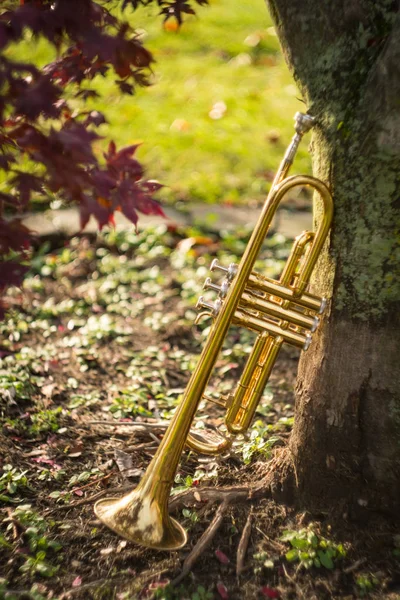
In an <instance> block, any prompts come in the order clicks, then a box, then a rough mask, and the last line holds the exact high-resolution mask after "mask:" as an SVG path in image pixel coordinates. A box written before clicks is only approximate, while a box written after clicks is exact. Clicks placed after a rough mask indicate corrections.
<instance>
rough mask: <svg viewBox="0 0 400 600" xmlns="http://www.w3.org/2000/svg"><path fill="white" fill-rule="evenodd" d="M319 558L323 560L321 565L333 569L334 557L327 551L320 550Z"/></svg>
mask: <svg viewBox="0 0 400 600" xmlns="http://www.w3.org/2000/svg"><path fill="white" fill-rule="evenodd" d="M318 558H319V560H320V561H321V565H323V566H324V567H325V568H326V569H333V567H334V564H333V561H332V558H331V557H330V556H329V554H328V553H327V552H323V551H322V550H319V551H318Z"/></svg>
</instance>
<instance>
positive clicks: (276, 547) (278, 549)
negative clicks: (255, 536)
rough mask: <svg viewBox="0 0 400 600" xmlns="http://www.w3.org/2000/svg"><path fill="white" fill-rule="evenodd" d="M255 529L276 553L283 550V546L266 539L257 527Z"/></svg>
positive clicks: (268, 538)
mask: <svg viewBox="0 0 400 600" xmlns="http://www.w3.org/2000/svg"><path fill="white" fill-rule="evenodd" d="M256 529H257V531H258V533H261V535H262V536H263V537H264V539H266V540H267V542H268V544H269V545H270V546H272V547H273V548H274V549H275V550H276V551H277V552H282V551H283V549H284V548H285V546H284V545H283V544H279V543H278V542H275V540H273V539H271V538H270V537H268V536H267V534H266V533H264V532H263V531H262V530H261V529H260V528H259V527H256Z"/></svg>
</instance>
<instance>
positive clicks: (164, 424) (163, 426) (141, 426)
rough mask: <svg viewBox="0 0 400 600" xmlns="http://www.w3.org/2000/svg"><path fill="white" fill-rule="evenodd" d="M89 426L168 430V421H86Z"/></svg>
mask: <svg viewBox="0 0 400 600" xmlns="http://www.w3.org/2000/svg"><path fill="white" fill-rule="evenodd" d="M86 424H87V425H108V426H109V427H133V428H134V429H137V430H138V431H148V430H149V429H166V428H167V427H168V425H169V423H168V421H159V422H158V423H137V422H136V421H116V422H113V421H86Z"/></svg>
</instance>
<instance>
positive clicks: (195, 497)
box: [169, 480, 271, 512]
mask: <svg viewBox="0 0 400 600" xmlns="http://www.w3.org/2000/svg"><path fill="white" fill-rule="evenodd" d="M270 496H271V489H270V483H269V481H268V480H264V481H261V482H259V483H257V485H253V486H248V485H241V486H229V487H223V488H219V489H217V488H213V487H204V488H197V489H189V490H186V491H185V492H182V493H181V494H178V495H177V496H175V497H174V498H173V499H172V500H171V501H170V503H169V509H170V511H171V512H175V511H177V510H179V509H181V508H182V507H183V506H188V505H189V506H190V505H193V504H198V503H202V502H209V503H211V504H214V503H216V502H226V503H228V504H237V503H240V502H249V501H254V500H260V499H261V498H269V497H270Z"/></svg>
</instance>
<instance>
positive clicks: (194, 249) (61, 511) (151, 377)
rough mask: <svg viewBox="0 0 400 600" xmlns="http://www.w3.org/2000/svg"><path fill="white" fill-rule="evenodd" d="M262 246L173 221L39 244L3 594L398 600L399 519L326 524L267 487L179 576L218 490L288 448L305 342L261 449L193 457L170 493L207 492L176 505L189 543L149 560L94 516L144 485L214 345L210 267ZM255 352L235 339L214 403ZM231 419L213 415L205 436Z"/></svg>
mask: <svg viewBox="0 0 400 600" xmlns="http://www.w3.org/2000/svg"><path fill="white" fill-rule="evenodd" d="M248 235H249V231H247V230H245V229H242V230H240V229H237V228H236V229H235V230H234V231H226V232H223V233H221V234H216V233H215V232H210V231H209V230H208V229H207V228H201V229H199V228H184V227H182V228H175V227H170V228H169V229H168V228H167V227H166V226H160V227H157V228H154V229H148V230H147V231H146V232H144V233H141V234H140V235H136V234H135V233H134V232H127V231H111V232H109V233H106V234H103V235H102V236H99V237H94V236H90V237H85V236H83V235H82V236H78V237H75V238H73V239H71V240H61V239H55V238H54V237H53V238H52V239H51V241H50V242H47V243H46V244H45V245H44V246H43V245H41V244H38V251H37V253H36V256H35V259H34V261H33V268H32V271H31V273H30V276H29V277H28V278H27V280H26V282H25V285H24V289H23V290H22V291H18V290H14V291H13V292H12V294H11V296H10V298H9V300H10V312H9V314H8V316H7V318H6V320H5V321H4V322H3V324H2V325H1V331H2V334H3V341H2V345H1V361H0V394H1V395H0V416H1V420H2V430H1V433H0V456H1V458H0V468H2V470H1V471H0V473H1V474H0V511H1V512H0V514H1V522H0V547H1V553H0V573H1V577H2V578H3V579H0V598H7V599H14V598H34V599H35V600H40V599H45V598H46V599H47V598H48V599H50V598H52V599H53V600H54V599H58V600H62V599H68V598H82V599H83V598H95V599H104V600H107V599H114V598H115V599H118V600H123V599H126V600H128V599H135V598H153V597H154V598H165V599H175V598H189V599H191V600H205V599H207V598H208V599H211V598H223V599H226V598H231V599H234V598H238V599H239V598H244V599H252V598H281V599H283V600H284V599H301V598H304V599H307V600H311V599H317V600H323V599H325V598H326V599H328V598H347V599H350V598H358V597H371V598H383V597H384V598H388V599H392V600H394V599H395V598H397V599H399V598H400V561H399V555H400V537H399V535H398V533H397V532H396V530H395V529H394V527H392V526H391V524H390V523H386V522H383V521H381V520H379V519H378V518H376V519H375V520H373V521H372V525H371V522H369V523H368V524H366V523H360V522H358V521H355V520H354V519H350V516H349V515H346V514H344V513H345V510H344V509H343V508H342V507H338V508H337V511H336V512H335V514H332V513H328V512H326V511H324V509H323V507H321V511H320V512H319V513H318V514H313V515H311V514H308V513H307V512H306V511H304V510H301V511H299V510H295V508H294V507H292V506H286V505H283V504H278V503H276V502H275V501H274V500H273V499H272V498H271V497H268V494H266V497H265V498H263V499H261V500H259V501H257V502H256V503H253V504H251V503H238V502H234V503H232V504H230V505H229V506H228V507H227V509H226V511H225V512H224V514H223V515H222V518H221V523H220V527H219V529H218V531H217V532H216V534H215V537H214V538H213V539H212V540H210V544H209V546H208V547H206V548H204V550H203V552H201V553H200V556H199V558H198V560H197V561H196V562H195V563H194V565H193V566H192V567H191V572H190V573H189V574H187V575H186V576H185V577H183V578H180V573H181V572H182V565H183V561H184V560H185V559H186V558H187V557H188V555H190V552H191V550H192V549H193V547H194V546H195V544H196V543H197V542H198V541H199V539H200V537H201V536H202V534H203V533H204V532H205V531H206V529H207V527H208V526H209V524H210V522H211V521H212V520H213V519H214V516H215V514H216V511H217V508H218V503H213V502H212V501H211V500H210V501H209V502H204V501H203V500H204V492H202V489H203V488H204V487H208V488H209V487H211V488H214V489H215V490H219V489H222V488H223V487H224V486H247V487H248V488H249V489H250V488H251V487H252V486H255V485H257V484H259V482H260V481H261V480H262V477H263V475H264V474H265V473H266V471H267V470H268V469H269V465H271V464H274V461H275V462H276V461H277V460H278V461H279V455H280V453H282V452H285V450H286V443H287V439H288V436H289V435H290V429H291V426H292V423H293V416H294V408H293V402H294V382H295V374H296V367H297V359H298V352H297V351H296V350H293V349H290V348H286V349H284V350H283V351H282V353H281V355H280V356H279V358H278V361H277V364H276V367H275V369H274V371H273V374H272V376H271V379H270V382H269V384H268V386H267V389H266V392H265V395H264V399H263V401H262V402H261V404H260V406H259V409H258V412H257V415H256V419H255V422H254V423H253V425H252V427H251V430H250V431H249V435H248V436H247V437H246V439H242V440H239V441H238V442H237V444H235V446H234V448H233V450H232V452H231V453H229V454H227V455H226V456H223V457H221V458H217V459H215V458H212V457H211V458H210V457H205V456H198V455H197V454H195V453H193V452H188V451H186V452H185V453H184V456H183V457H182V461H181V464H180V466H179V470H178V475H177V478H176V480H175V482H174V485H173V489H172V493H173V494H174V496H175V495H176V494H177V493H179V492H182V491H185V490H191V491H192V492H193V493H189V492H187V494H188V495H187V496H185V498H186V501H185V502H183V501H179V500H177V499H176V498H175V500H174V502H175V508H176V507H177V506H178V507H179V508H178V510H176V511H175V517H176V518H177V519H178V520H179V521H180V522H181V523H182V524H183V525H184V526H185V527H186V528H187V529H188V531H189V543H188V545H187V547H185V548H184V549H183V550H181V551H179V552H174V553H163V552H158V551H150V550H146V549H143V548H140V547H139V546H136V545H134V544H132V543H130V542H126V541H124V540H122V539H120V538H118V537H117V536H116V535H115V534H113V533H112V532H111V531H109V530H108V529H106V528H105V527H104V526H103V525H101V524H100V522H99V521H97V520H96V518H95V516H94V513H93V503H94V501H95V500H96V499H97V498H100V497H105V496H108V495H111V496H112V495H114V494H115V493H117V492H119V491H122V490H124V491H125V492H126V491H127V490H128V489H131V488H133V487H134V486H135V485H136V483H137V482H138V480H139V477H140V476H141V474H142V473H143V472H144V470H145V469H146V466H147V465H148V463H149V461H150V459H151V457H152V455H153V454H154V451H155V449H156V448H157V445H158V444H159V442H160V439H161V438H162V434H163V431H164V423H165V421H167V420H169V419H170V417H171V414H172V412H173V410H174V407H175V406H176V404H177V402H178V401H179V397H180V395H181V394H182V392H183V390H184V387H185V384H186V382H187V380H188V377H189V375H190V373H191V372H192V369H193V365H194V364H195V361H196V359H197V356H198V354H199V349H200V347H201V344H202V341H203V339H204V338H205V336H206V335H207V329H203V331H201V330H196V329H195V328H193V326H192V323H193V320H194V317H195V311H194V304H195V301H196V298H197V296H198V295H199V294H200V293H201V286H202V283H203V281H204V279H205V277H206V276H207V275H208V271H207V268H208V264H209V262H210V261H211V259H212V258H213V257H215V256H218V258H220V260H221V261H223V262H224V263H225V264H229V262H231V260H232V259H235V258H236V259H237V257H240V256H241V254H242V253H243V248H244V247H245V244H246V241H247V239H248ZM42 241H43V240H42ZM288 248H289V246H288V243H287V242H286V240H285V239H284V238H283V237H282V236H281V235H279V234H275V235H272V237H270V238H269V241H268V243H267V244H266V247H265V250H264V251H263V253H262V255H261V256H260V259H259V261H258V264H257V269H258V270H262V271H263V272H264V273H266V274H268V275H270V276H276V275H277V274H278V273H279V270H280V268H281V267H282V265H283V261H284V259H285V258H286V256H287V254H288ZM207 325H208V324H204V325H203V327H207ZM251 343H252V336H251V335H250V334H249V333H246V332H239V331H238V330H233V331H232V332H231V333H230V335H229V338H228V339H227V341H226V344H225V348H224V350H223V352H222V355H221V357H220V360H219V361H218V363H217V365H216V369H215V376H214V377H213V379H212V381H211V382H210V391H211V392H212V393H214V392H216V391H217V390H218V391H219V392H221V391H227V390H229V389H231V388H232V387H233V386H234V385H235V383H236V381H237V379H238V375H239V373H240V371H241V368H242V366H243V363H244V360H245V356H246V354H247V352H248V351H249V348H250V347H251ZM221 419H222V415H221V412H220V409H219V408H217V407H216V406H215V405H206V407H205V408H204V409H203V410H202V411H201V413H200V414H199V416H198V418H197V426H199V427H201V426H202V425H205V426H207V427H215V426H217V425H219V424H220V422H221ZM140 424H142V426H141V427H139V425H140ZM146 424H152V425H153V426H152V427H150V426H149V425H147V426H146ZM202 493H203V499H202V497H201V495H202ZM177 498H179V496H177ZM199 500H200V501H199ZM185 503H186V504H187V505H186V506H185ZM249 515H250V517H249ZM246 523H247V527H246ZM243 531H245V533H244V534H243ZM396 533H397V535H396ZM238 548H239V554H240V555H241V558H240V557H239V563H242V564H239V566H238V565H237V552H238ZM179 579H180V581H178V582H177V580H179ZM171 581H174V582H175V584H174V585H171V583H170V582H171Z"/></svg>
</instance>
